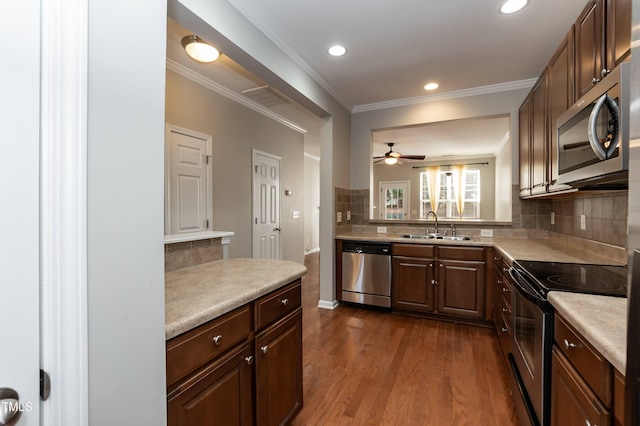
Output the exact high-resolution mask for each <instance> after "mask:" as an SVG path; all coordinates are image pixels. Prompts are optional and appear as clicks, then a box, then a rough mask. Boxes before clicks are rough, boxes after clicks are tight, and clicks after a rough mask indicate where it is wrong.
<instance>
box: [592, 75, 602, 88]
mask: <svg viewBox="0 0 640 426" xmlns="http://www.w3.org/2000/svg"><path fill="white" fill-rule="evenodd" d="M598 83H600V79H599V78H595V77H593V78H592V79H591V84H592V85H593V86H595V85H596V84H598Z"/></svg>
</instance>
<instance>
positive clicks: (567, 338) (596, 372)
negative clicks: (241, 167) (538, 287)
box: [554, 315, 613, 407]
mask: <svg viewBox="0 0 640 426" xmlns="http://www.w3.org/2000/svg"><path fill="white" fill-rule="evenodd" d="M554 327H555V331H554V340H555V342H556V344H557V345H558V347H559V348H560V349H561V350H562V353H563V354H564V355H565V356H566V357H567V359H569V361H570V362H571V364H573V366H574V367H575V368H576V370H577V371H578V373H580V375H581V376H582V378H583V379H584V381H585V382H587V384H588V385H589V386H590V387H591V389H593V391H594V392H595V393H596V395H597V396H598V398H600V400H601V401H602V402H603V403H604V404H605V405H606V406H607V407H611V399H612V393H613V392H612V389H611V387H612V383H613V378H612V374H613V372H612V367H611V364H609V361H607V360H606V359H605V358H604V357H603V356H602V355H600V354H599V353H598V351H596V350H595V349H594V348H593V347H592V346H591V345H590V344H589V343H588V342H587V341H586V339H584V338H583V337H582V336H581V335H580V334H579V333H578V332H577V331H576V330H575V329H574V328H573V327H572V326H571V325H569V324H568V323H567V322H566V320H564V319H563V318H562V317H561V316H560V315H555V319H554Z"/></svg>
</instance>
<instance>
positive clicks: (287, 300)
mask: <svg viewBox="0 0 640 426" xmlns="http://www.w3.org/2000/svg"><path fill="white" fill-rule="evenodd" d="M280 302H281V303H282V306H287V304H288V303H289V299H282V300H281V301H280Z"/></svg>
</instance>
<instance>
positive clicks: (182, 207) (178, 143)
mask: <svg viewBox="0 0 640 426" xmlns="http://www.w3.org/2000/svg"><path fill="white" fill-rule="evenodd" d="M165 143H166V168H165V173H166V184H165V210H166V211H165V218H166V219H165V228H166V229H165V233H166V234H167V235H175V234H183V233H188V232H201V231H207V230H210V229H211V227H212V224H211V221H212V215H211V210H212V201H211V200H212V197H213V194H212V192H211V191H212V190H211V185H212V177H211V176H212V170H211V169H212V164H211V162H212V161H211V158H212V157H211V153H212V138H211V136H209V135H204V134H202V133H198V132H194V131H192V130H188V129H183V128H179V127H176V126H172V125H167V131H166V142H165Z"/></svg>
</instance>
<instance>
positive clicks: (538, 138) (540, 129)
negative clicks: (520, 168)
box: [531, 72, 549, 194]
mask: <svg viewBox="0 0 640 426" xmlns="http://www.w3.org/2000/svg"><path fill="white" fill-rule="evenodd" d="M531 102H532V105H531V111H532V114H531V193H532V194H541V193H544V192H546V191H547V183H548V180H547V140H548V129H549V126H548V121H547V118H548V116H547V74H546V72H545V73H544V74H543V75H542V76H541V77H540V78H539V79H538V82H537V83H536V85H535V86H534V87H533V91H532V96H531Z"/></svg>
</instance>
